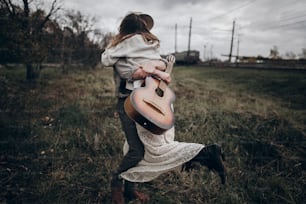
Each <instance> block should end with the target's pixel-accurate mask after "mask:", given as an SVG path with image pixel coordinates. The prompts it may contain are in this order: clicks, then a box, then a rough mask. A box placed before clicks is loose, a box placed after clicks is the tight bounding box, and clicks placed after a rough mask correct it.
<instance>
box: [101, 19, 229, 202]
mask: <svg viewBox="0 0 306 204" xmlns="http://www.w3.org/2000/svg"><path fill="white" fill-rule="evenodd" d="M153 24H154V21H153V19H152V17H151V16H149V15H147V14H141V13H130V14H128V15H127V16H126V17H124V19H123V20H122V22H121V24H120V27H119V33H118V34H117V35H116V36H115V37H114V38H113V39H112V41H111V43H110V45H109V46H108V47H107V48H106V50H105V51H104V52H103V54H102V59H101V60H102V64H103V65H105V66H113V67H114V79H115V83H116V95H117V97H118V103H117V110H118V113H119V117H120V120H121V124H122V127H123V130H124V132H125V136H126V142H125V145H124V155H125V156H124V157H123V159H122V161H121V164H120V165H119V167H118V169H117V170H116V171H115V173H114V174H113V177H112V182H111V190H112V199H113V201H114V202H115V203H124V196H125V197H126V198H127V199H134V198H138V199H140V200H141V201H147V200H148V199H149V198H148V196H147V195H145V194H143V193H140V192H139V191H137V190H135V189H134V183H135V182H147V181H151V180H152V179H154V178H156V177H158V176H159V175H160V174H162V173H164V172H167V171H170V170H172V169H174V168H176V167H178V166H182V165H183V166H186V167H187V168H188V167H190V166H191V163H193V162H199V163H201V164H202V165H205V166H207V167H209V168H210V169H212V170H214V171H217V173H218V174H219V176H220V178H221V181H222V183H225V168H224V165H223V163H222V158H221V148H220V147H219V146H217V145H211V146H204V145H203V144H197V143H184V142H177V141H174V127H172V128H171V129H169V130H167V131H166V132H165V133H163V134H161V135H154V134H153V133H151V132H149V131H148V130H146V129H144V128H143V127H141V126H140V125H138V124H135V122H134V121H132V120H131V119H130V118H129V117H128V116H127V115H126V113H125V111H124V101H125V99H126V98H127V97H128V96H129V94H130V93H131V92H132V90H134V89H135V88H138V87H139V86H140V85H141V83H142V82H143V79H145V78H146V77H147V76H151V75H157V76H158V77H159V78H160V79H161V80H164V81H166V82H167V83H170V81H171V77H170V75H169V74H168V73H166V72H163V71H164V70H165V69H166V65H167V60H165V59H162V58H161V56H160V53H159V40H158V38H157V37H156V36H155V35H153V34H152V33H151V32H150V30H151V28H152V27H153ZM139 82H140V83H139ZM122 179H124V181H125V186H124V188H123V181H122Z"/></svg>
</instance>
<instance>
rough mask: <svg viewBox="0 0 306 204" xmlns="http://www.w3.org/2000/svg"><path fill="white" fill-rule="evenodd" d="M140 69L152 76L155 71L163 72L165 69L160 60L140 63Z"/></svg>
mask: <svg viewBox="0 0 306 204" xmlns="http://www.w3.org/2000/svg"><path fill="white" fill-rule="evenodd" d="M140 68H141V69H143V70H144V71H145V72H147V73H150V74H152V73H153V72H154V70H155V69H158V70H161V71H164V70H166V68H167V67H166V64H165V62H163V61H161V60H150V61H146V62H144V63H142V64H141V65H140Z"/></svg>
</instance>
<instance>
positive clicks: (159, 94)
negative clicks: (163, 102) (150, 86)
mask: <svg viewBox="0 0 306 204" xmlns="http://www.w3.org/2000/svg"><path fill="white" fill-rule="evenodd" d="M155 93H156V94H157V95H158V96H159V97H163V96H164V92H163V90H161V89H160V88H157V89H155Z"/></svg>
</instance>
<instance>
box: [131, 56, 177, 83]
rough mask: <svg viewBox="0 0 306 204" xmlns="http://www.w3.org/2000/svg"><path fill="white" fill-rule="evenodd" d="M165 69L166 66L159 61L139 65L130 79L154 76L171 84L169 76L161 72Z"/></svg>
mask: <svg viewBox="0 0 306 204" xmlns="http://www.w3.org/2000/svg"><path fill="white" fill-rule="evenodd" d="M165 69H166V64H165V63H164V62H163V61H161V60H151V61H148V62H146V63H142V64H141V65H139V68H138V69H137V70H136V71H135V72H134V73H133V75H132V79H135V80H136V79H144V78H146V77H147V76H151V75H155V76H158V77H159V78H161V79H162V80H164V81H165V82H167V83H170V82H171V76H170V74H169V73H166V72H164V71H161V70H165Z"/></svg>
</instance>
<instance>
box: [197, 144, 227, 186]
mask: <svg viewBox="0 0 306 204" xmlns="http://www.w3.org/2000/svg"><path fill="white" fill-rule="evenodd" d="M198 156H199V158H198V161H199V162H200V163H201V164H202V165H204V166H207V167H208V168H209V169H210V170H212V171H214V172H216V173H218V175H219V176H220V179H221V183H222V184H225V182H226V169H225V166H224V164H223V161H225V157H224V154H223V153H222V150H221V147H220V146H219V145H217V144H213V145H208V146H205V147H204V148H203V149H202V150H201V152H200V153H199V154H198Z"/></svg>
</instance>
